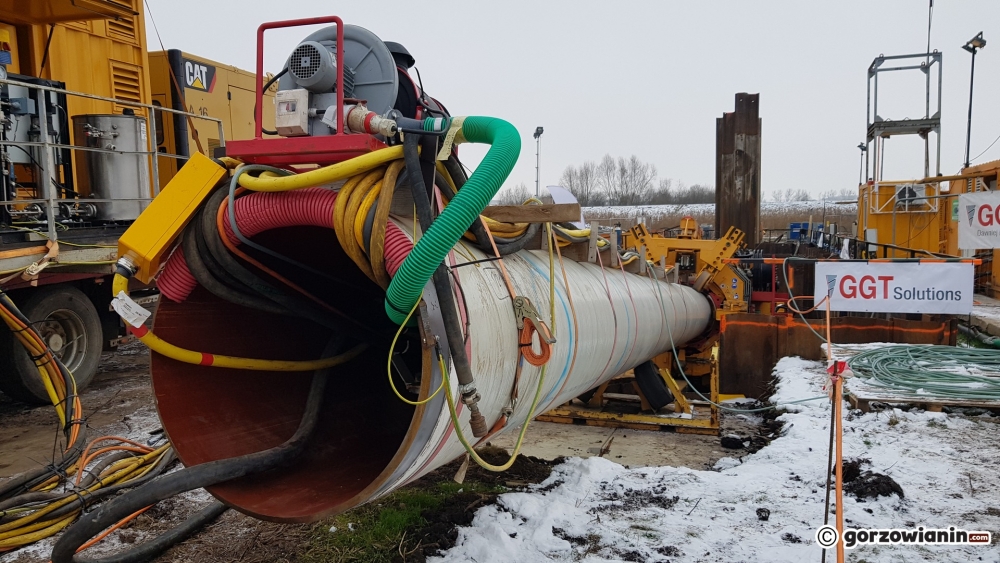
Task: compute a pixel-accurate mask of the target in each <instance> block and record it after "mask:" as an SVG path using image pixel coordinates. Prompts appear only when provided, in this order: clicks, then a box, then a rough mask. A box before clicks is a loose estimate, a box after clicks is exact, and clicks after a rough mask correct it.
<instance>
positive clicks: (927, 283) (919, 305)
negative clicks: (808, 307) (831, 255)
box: [813, 261, 975, 315]
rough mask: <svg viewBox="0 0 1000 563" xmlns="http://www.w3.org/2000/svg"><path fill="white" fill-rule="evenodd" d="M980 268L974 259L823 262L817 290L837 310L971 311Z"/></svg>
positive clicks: (817, 298) (818, 265) (818, 296)
mask: <svg viewBox="0 0 1000 563" xmlns="http://www.w3.org/2000/svg"><path fill="white" fill-rule="evenodd" d="M974 273H975V271H974V266H973V265H972V263H969V262H924V263H917V262H846V261H844V262H837V261H834V262H817V263H816V286H815V289H814V292H813V295H814V296H815V297H814V299H815V303H819V301H820V300H821V299H823V296H826V295H829V296H830V310H832V311H851V312H860V313H942V314H951V315H968V314H969V313H971V312H972V283H973V276H974ZM823 307H825V305H824V306H823ZM823 307H820V308H821V309H822V308H823Z"/></svg>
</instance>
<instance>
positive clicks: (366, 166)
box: [239, 145, 403, 192]
mask: <svg viewBox="0 0 1000 563" xmlns="http://www.w3.org/2000/svg"><path fill="white" fill-rule="evenodd" d="M400 158H403V146H402V145H398V146H395V147H388V148H384V149H379V150H377V151H374V152H370V153H368V154H363V155H361V156H358V157H355V158H352V159H350V160H345V161H344V162H338V163H337V164H332V165H330V166H325V167H323V168H317V169H316V170H310V171H309V172H303V173H301V174H293V175H291V176H281V177H274V178H270V177H268V178H261V177H258V178H254V177H253V176H249V175H247V174H244V175H242V176H240V180H239V182H240V185H241V186H243V187H244V188H247V189H248V190H253V191H256V192H284V191H288V190H298V189H302V188H309V187H312V186H319V185H321V184H329V183H332V182H338V181H340V180H345V179H347V178H350V177H352V176H356V175H358V174H362V173H364V172H368V171H369V170H372V169H374V168H378V167H379V166H382V165H383V164H386V163H389V162H392V161H393V160H398V159H400Z"/></svg>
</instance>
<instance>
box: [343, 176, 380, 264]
mask: <svg viewBox="0 0 1000 563" xmlns="http://www.w3.org/2000/svg"><path fill="white" fill-rule="evenodd" d="M384 174H385V170H372V171H369V172H366V173H365V174H364V175H358V176H354V177H352V178H351V179H350V180H348V182H347V183H346V184H344V187H342V188H341V189H340V193H339V194H337V199H336V201H335V202H334V204H333V212H334V218H333V230H334V232H335V233H336V235H337V241H338V242H340V246H341V248H343V249H344V252H345V253H347V255H348V256H349V257H350V258H351V260H352V261H353V262H354V263H355V264H357V266H358V268H360V269H361V271H362V272H364V274H365V275H366V276H368V279H370V280H372V281H374V280H375V273H374V271H372V266H371V263H369V261H368V258H367V257H366V256H365V253H364V250H362V249H361V247H360V246H359V245H358V241H357V240H355V239H354V220H355V218H356V217H357V210H358V207H359V206H360V205H361V200H362V199H363V198H364V196H365V194H367V193H368V190H370V189H372V187H373V186H375V184H377V183H379V182H380V181H381V180H382V177H383V176H384ZM359 176H360V177H359ZM357 194H361V196H360V197H358V196H357Z"/></svg>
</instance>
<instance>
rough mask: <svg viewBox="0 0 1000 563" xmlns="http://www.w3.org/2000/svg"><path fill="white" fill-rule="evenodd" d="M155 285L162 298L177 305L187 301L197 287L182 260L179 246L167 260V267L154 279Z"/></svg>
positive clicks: (182, 252) (181, 251)
mask: <svg viewBox="0 0 1000 563" xmlns="http://www.w3.org/2000/svg"><path fill="white" fill-rule="evenodd" d="M156 285H157V287H159V288H160V293H162V294H163V296H164V297H166V298H168V299H170V300H171V301H177V302H178V303H179V302H181V301H184V300H185V299H187V296H188V295H190V294H191V292H192V291H194V288H195V287H197V286H198V282H197V281H196V280H195V279H194V276H192V275H191V270H189V269H188V265H187V261H186V260H184V251H183V250H182V249H181V246H180V245H177V250H175V251H174V253H173V254H171V255H170V258H168V259H167V265H166V266H164V267H163V273H161V274H160V277H159V278H157V279H156Z"/></svg>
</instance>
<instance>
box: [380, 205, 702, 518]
mask: <svg viewBox="0 0 1000 563" xmlns="http://www.w3.org/2000/svg"><path fill="white" fill-rule="evenodd" d="M394 222H396V224H397V225H398V226H399V227H400V228H401V229H403V230H404V232H409V230H408V229H407V222H405V221H394ZM604 254H607V253H606V252H605V253H604ZM485 258H487V256H486V255H485V254H483V253H482V252H481V251H479V250H478V249H476V248H474V247H473V246H472V245H471V244H468V243H467V242H466V241H462V242H460V243H459V244H458V246H456V247H455V249H454V250H453V251H452V252H451V254H450V255H449V256H448V258H447V264H448V265H449V266H451V267H452V272H453V273H454V274H455V275H456V276H457V278H458V285H457V287H456V294H457V296H458V297H457V304H458V307H459V310H460V313H461V314H462V315H463V319H467V325H468V327H469V334H468V337H467V344H466V348H467V352H468V354H469V360H470V363H471V367H472V372H473V374H474V376H475V378H476V384H477V387H478V390H479V393H480V394H481V396H482V398H481V399H480V401H479V408H480V410H481V411H482V413H483V415H484V416H485V417H486V421H487V424H488V426H489V427H492V426H493V424H494V423H495V422H496V421H497V420H498V419H499V418H500V416H501V413H502V412H503V409H504V408H506V407H508V406H509V405H510V394H511V386H512V384H513V381H514V373H515V368H516V362H517V361H518V329H517V326H516V322H515V318H514V313H513V307H512V305H511V297H510V295H508V291H507V288H506V286H505V284H504V281H503V276H502V273H501V271H500V267H499V264H498V263H497V262H495V261H486V262H480V263H477V264H469V265H466V266H462V264H463V263H466V262H473V261H476V260H483V259H485ZM604 261H605V262H609V261H610V257H607V256H604ZM504 265H505V266H506V268H507V271H508V273H509V274H510V277H511V280H512V282H513V285H514V288H515V290H516V291H517V293H518V295H523V296H526V297H528V298H529V299H530V300H531V302H532V303H533V304H534V305H535V308H536V309H537V310H538V312H539V314H540V316H541V317H542V319H544V320H545V322H547V323H550V328H551V329H552V331H553V333H554V335H555V338H556V343H555V344H553V345H552V355H551V358H550V360H549V362H548V367H547V373H546V376H545V382H544V385H543V391H542V395H541V399H540V401H539V405H538V408H537V410H536V412H535V413H534V414H536V415H537V414H541V413H543V412H545V411H546V410H548V409H550V408H552V407H555V406H558V405H560V404H562V403H565V402H567V401H569V400H570V399H572V398H573V397H576V396H577V395H579V394H581V393H583V392H584V391H587V390H588V389H592V388H594V387H596V386H597V385H599V384H601V383H603V382H605V381H607V380H608V379H611V378H612V377H614V376H616V375H618V374H620V373H623V372H625V371H628V370H629V369H631V368H633V367H635V366H637V365H639V364H641V363H643V362H645V361H647V360H649V359H651V358H653V357H654V356H657V355H659V354H661V353H664V352H666V351H668V350H670V349H671V343H670V340H671V336H672V337H673V340H674V342H675V343H676V344H677V345H678V346H680V345H681V344H683V343H685V342H688V341H690V340H692V339H694V338H696V337H698V336H699V335H701V334H702V333H703V332H704V331H705V330H706V329H707V328H708V324H709V322H710V320H711V318H712V307H711V305H710V304H709V301H708V298H706V297H705V296H704V295H702V294H700V293H698V292H697V291H695V290H693V289H691V288H690V287H687V286H682V285H677V284H670V283H666V282H662V281H657V280H654V279H652V278H649V277H644V276H638V275H634V274H628V273H624V272H622V271H621V270H614V269H610V268H601V267H600V266H599V265H597V264H589V263H578V262H574V261H572V260H568V259H563V266H564V267H565V269H566V278H567V280H568V282H569V284H568V285H569V287H568V288H567V286H566V283H565V282H564V281H563V276H562V271H561V269H560V264H559V262H558V258H557V259H556V264H555V278H556V289H555V296H556V299H555V301H556V307H555V321H554V322H550V318H549V257H548V253H547V251H539V250H533V251H521V252H518V253H516V254H514V255H510V256H506V257H504ZM428 287H429V288H430V287H432V286H428ZM431 291H432V290H431ZM427 293H428V291H425V298H426V296H427ZM570 295H572V299H571V298H570ZM426 336H427V335H425V337H426ZM431 338H433V335H432V336H431ZM536 338H537V337H536ZM536 350H537V347H536ZM434 363H436V362H434ZM449 367H450V366H449ZM424 373H425V374H426V373H427V369H426V366H425V370H424ZM540 374H541V368H539V367H535V366H532V365H531V364H528V363H527V362H524V365H523V368H522V372H521V379H520V383H519V386H518V397H519V400H518V402H517V405H516V406H515V408H514V411H513V415H512V417H511V419H510V421H509V422H508V423H507V426H506V427H505V428H504V429H503V431H502V432H509V431H511V430H514V429H517V428H519V427H520V426H521V425H522V424H523V423H524V421H525V420H526V419H527V417H528V416H529V412H528V411H529V409H530V407H531V402H532V398H533V397H534V394H535V390H536V388H537V385H538V380H539V377H540ZM449 375H450V377H451V380H450V383H451V386H452V390H453V392H454V391H456V390H457V389H458V378H457V376H456V375H455V371H454V369H453V368H452V369H450V374H449ZM440 382H441V380H440V374H439V373H438V372H437V370H436V366H435V370H434V373H433V375H432V381H431V384H430V385H429V386H428V385H425V386H424V389H425V390H424V391H423V392H422V394H421V397H420V398H421V399H424V398H425V397H426V396H427V395H428V394H429V393H428V391H427V389H429V390H430V392H433V390H435V389H437V387H438V386H439V384H440ZM458 409H459V410H458V412H459V419H460V420H461V421H462V426H463V432H464V434H465V436H466V438H467V439H469V440H470V441H472V440H475V439H474V438H473V437H472V430H471V428H470V427H469V423H468V420H469V415H468V412H466V411H467V409H466V408H464V406H463V405H461V404H460V403H459V405H458ZM526 439H528V440H530V439H531V431H530V429H529V430H528V436H527V438H526ZM403 444H404V445H403V446H402V447H401V448H400V450H399V451H398V452H397V454H396V456H395V457H394V458H393V461H392V463H390V466H389V467H388V468H387V469H386V470H385V471H383V473H382V474H381V475H380V476H379V478H378V479H377V480H376V483H377V484H373V485H374V486H375V487H376V488H377V489H376V490H375V491H372V488H371V487H370V488H369V489H368V491H366V493H369V494H371V493H374V494H373V495H371V498H374V497H377V496H381V495H383V494H385V493H387V492H389V491H391V490H394V489H396V488H398V487H399V486H401V485H403V484H405V483H407V482H410V481H412V480H414V479H416V478H418V477H420V476H422V475H424V474H426V473H428V472H430V471H432V470H434V469H436V468H437V467H440V466H441V465H444V464H445V463H448V462H449V461H451V460H453V459H455V458H457V457H459V456H461V455H462V454H463V453H464V452H465V450H464V448H463V446H462V445H461V443H460V442H459V441H458V439H457V438H456V436H455V432H454V430H453V428H452V422H451V418H450V417H449V413H448V405H447V403H446V401H445V399H444V397H443V392H442V394H439V395H438V396H437V397H435V398H434V399H433V400H432V401H430V402H429V403H428V404H427V406H426V408H425V409H419V408H418V409H417V411H416V412H415V414H414V420H413V422H412V423H411V425H410V429H409V432H408V434H407V439H406V440H404V442H403ZM366 493H362V495H365V494H366ZM365 500H370V499H365ZM362 502H364V501H362Z"/></svg>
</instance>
